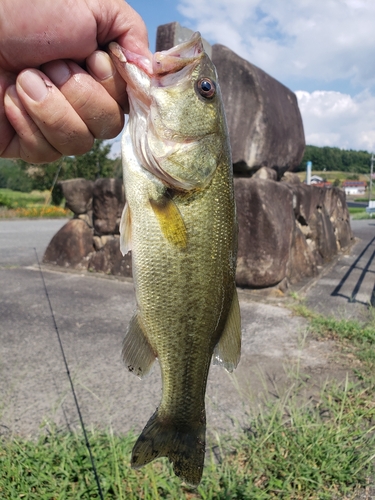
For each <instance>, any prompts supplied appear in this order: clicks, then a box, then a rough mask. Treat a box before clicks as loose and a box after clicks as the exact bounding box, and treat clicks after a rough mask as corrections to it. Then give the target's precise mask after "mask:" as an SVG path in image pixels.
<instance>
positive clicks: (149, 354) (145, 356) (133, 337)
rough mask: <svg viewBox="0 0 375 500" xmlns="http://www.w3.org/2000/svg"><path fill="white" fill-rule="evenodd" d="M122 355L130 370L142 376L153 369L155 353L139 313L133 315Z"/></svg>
mask: <svg viewBox="0 0 375 500" xmlns="http://www.w3.org/2000/svg"><path fill="white" fill-rule="evenodd" d="M122 357H123V360H124V363H125V365H126V366H127V368H128V370H129V371H130V372H132V373H134V374H135V375H137V377H139V378H142V377H144V376H145V375H147V374H148V372H149V371H150V370H151V367H152V364H153V362H154V361H155V357H156V356H155V353H154V351H153V350H152V347H151V346H150V343H149V342H148V340H147V337H146V335H145V333H144V331H143V328H142V326H141V323H140V321H139V318H138V315H137V313H135V314H134V316H133V317H132V319H131V321H130V323H129V326H128V329H127V331H126V335H125V338H124V343H123V346H122Z"/></svg>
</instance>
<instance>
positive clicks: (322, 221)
mask: <svg viewBox="0 0 375 500" xmlns="http://www.w3.org/2000/svg"><path fill="white" fill-rule="evenodd" d="M309 227H310V230H311V239H312V241H313V242H314V245H315V251H316V253H317V254H316V257H317V258H320V259H319V260H321V262H322V263H326V262H329V261H330V260H332V259H333V257H334V256H335V255H336V254H337V251H338V247H337V242H336V236H335V230H334V228H333V225H332V222H331V220H330V217H329V215H328V212H327V210H326V208H325V207H323V208H321V209H318V210H315V212H314V213H313V214H312V215H311V217H310V220H309Z"/></svg>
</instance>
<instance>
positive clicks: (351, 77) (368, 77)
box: [129, 0, 375, 151]
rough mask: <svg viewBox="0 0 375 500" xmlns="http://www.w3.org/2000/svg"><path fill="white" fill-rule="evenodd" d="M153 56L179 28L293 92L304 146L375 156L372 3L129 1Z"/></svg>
mask: <svg viewBox="0 0 375 500" xmlns="http://www.w3.org/2000/svg"><path fill="white" fill-rule="evenodd" d="M129 3H130V5H131V6H132V7H133V8H134V9H135V10H137V11H138V12H139V13H140V14H141V16H142V17H143V19H144V21H145V23H146V26H147V28H148V30H149V39H150V48H151V50H152V51H154V49H155V37H156V29H157V26H158V25H160V24H165V23H168V22H172V21H178V22H180V24H182V25H183V26H186V27H189V28H191V29H193V30H199V31H200V32H201V33H202V35H203V36H204V37H205V38H206V39H207V40H208V41H209V42H211V43H222V44H223V45H226V46H227V47H229V48H231V49H232V50H234V51H235V52H236V53H237V54H239V55H240V56H242V57H244V58H245V59H247V60H248V61H250V62H251V63H253V64H255V65H257V66H259V67H260V68H262V69H263V70H264V71H266V72H267V73H269V74H270V75H272V76H273V77H274V78H276V79H277V80H279V81H280V82H282V83H283V84H284V85H286V86H287V87H289V88H290V89H291V90H293V91H294V92H295V93H296V95H297V98H298V101H299V105H300V110H301V114H302V118H303V122H304V128H305V135H306V142H307V143H308V144H315V145H318V146H324V145H327V146H337V147H340V148H345V149H365V150H368V151H375V64H374V62H373V61H374V53H375V27H374V26H375V25H374V19H375V1H374V0H209V1H207V0H205V1H204V0H175V1H172V0H130V1H129Z"/></svg>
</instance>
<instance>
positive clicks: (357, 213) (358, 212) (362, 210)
mask: <svg viewBox="0 0 375 500" xmlns="http://www.w3.org/2000/svg"><path fill="white" fill-rule="evenodd" d="M348 210H349V213H350V215H351V216H352V219H354V220H360V219H371V215H370V214H368V213H367V212H366V207H348Z"/></svg>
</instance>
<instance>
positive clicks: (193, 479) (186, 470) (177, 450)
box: [131, 410, 206, 485]
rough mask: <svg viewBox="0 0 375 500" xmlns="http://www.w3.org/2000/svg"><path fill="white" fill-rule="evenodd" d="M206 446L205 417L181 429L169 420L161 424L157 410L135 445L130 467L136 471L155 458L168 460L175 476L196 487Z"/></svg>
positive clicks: (201, 470) (199, 478) (200, 475)
mask: <svg viewBox="0 0 375 500" xmlns="http://www.w3.org/2000/svg"><path fill="white" fill-rule="evenodd" d="M203 412H204V410H203ZM205 444H206V418H205V414H203V418H201V419H200V421H199V422H197V423H196V425H192V426H189V427H187V426H184V427H183V428H182V427H177V426H176V425H174V424H173V422H172V421H171V420H167V419H165V420H164V421H163V420H162V419H161V418H160V417H159V415H158V410H156V412H155V413H154V414H153V416H152V417H151V418H150V420H149V421H148V422H147V425H146V427H145V428H144V429H143V431H142V434H141V435H140V436H139V438H138V440H137V442H136V443H135V445H134V448H133V452H132V459H131V463H132V467H133V468H139V467H142V466H143V465H146V464H148V463H149V462H151V461H152V460H154V459H155V458H159V457H168V458H169V460H170V461H171V462H172V463H173V469H174V472H175V474H176V476H179V477H180V478H181V479H182V480H185V481H186V482H188V483H190V484H193V485H195V484H199V482H200V480H201V477H202V472H203V464H204V454H205Z"/></svg>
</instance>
